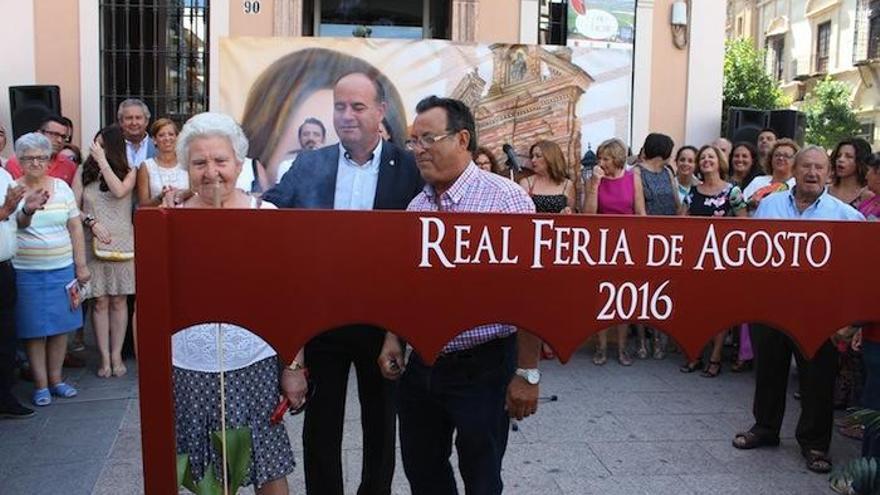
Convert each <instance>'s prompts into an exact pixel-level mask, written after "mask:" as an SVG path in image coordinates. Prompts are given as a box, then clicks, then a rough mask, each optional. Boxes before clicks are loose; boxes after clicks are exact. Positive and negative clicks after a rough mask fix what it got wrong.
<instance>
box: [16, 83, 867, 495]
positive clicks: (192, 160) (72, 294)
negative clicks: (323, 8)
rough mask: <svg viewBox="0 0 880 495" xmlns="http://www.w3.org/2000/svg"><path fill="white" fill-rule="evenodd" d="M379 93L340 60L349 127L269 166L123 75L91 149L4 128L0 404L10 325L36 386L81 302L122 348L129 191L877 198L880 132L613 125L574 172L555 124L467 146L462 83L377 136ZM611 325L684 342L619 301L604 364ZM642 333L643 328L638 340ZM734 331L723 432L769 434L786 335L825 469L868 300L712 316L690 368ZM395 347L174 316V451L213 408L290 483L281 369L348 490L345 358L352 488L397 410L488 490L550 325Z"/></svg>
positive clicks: (325, 475)
mask: <svg viewBox="0 0 880 495" xmlns="http://www.w3.org/2000/svg"><path fill="white" fill-rule="evenodd" d="M385 99H386V97H385V93H384V88H383V84H382V82H381V80H380V78H378V77H377V76H376V74H375V73H372V72H370V71H367V70H365V71H352V72H350V73H346V74H342V75H340V77H338V79H337V80H336V81H335V82H334V84H333V129H334V130H335V132H336V135H337V136H338V138H339V142H338V143H336V144H329V145H327V144H326V143H325V141H326V136H327V128H326V127H325V125H324V123H322V122H321V121H320V120H317V119H314V118H307V119H304V121H303V122H302V123H301V125H300V126H299V128H298V129H297V136H296V137H295V140H296V141H297V142H298V143H299V146H298V147H295V149H293V150H291V151H289V152H287V153H286V154H285V155H284V157H283V158H284V159H283V160H281V162H280V165H279V166H278V167H277V170H270V169H267V168H265V167H263V165H262V164H261V163H260V162H259V161H258V160H254V159H251V158H248V154H249V139H248V136H246V130H247V127H246V126H245V127H244V129H243V128H242V126H240V125H239V124H238V123H236V122H235V121H234V120H233V119H232V118H230V117H228V116H225V115H222V114H217V113H204V114H199V115H196V116H194V117H192V118H191V119H190V120H189V121H187V122H186V124H185V125H183V127H182V128H178V126H177V124H176V123H175V122H174V121H172V120H170V119H168V118H157V119H155V120H154V121H153V122H152V123H151V115H150V110H149V108H148V107H147V105H146V104H144V103H143V102H142V101H140V100H136V99H129V100H125V101H123V102H122V103H121V104H120V105H119V109H118V114H117V122H116V123H113V124H111V125H109V126H107V127H105V128H103V129H101V130H100V131H99V132H98V133H97V134H96V135H95V138H94V140H93V141H92V142H91V143H89V144H88V155H87V157H86V158H85V160H84V161H83V157H82V154H81V153H80V150H79V149H78V148H77V147H76V146H74V145H73V144H71V143H70V141H71V136H72V128H73V126H72V123H70V121H69V120H68V119H65V118H63V117H60V116H51V117H49V118H47V119H46V121H45V122H43V123H42V125H41V126H40V127H39V129H38V130H37V131H35V132H31V133H27V134H24V135H22V136H21V137H19V138H18V139H17V140H15V143H14V156H13V157H12V158H10V159H9V160H2V159H0V193H5V198H4V201H3V202H2V206H0V417H29V416H31V415H33V414H34V411H33V410H32V409H30V408H28V407H25V406H23V405H22V404H20V403H19V401H18V400H17V399H16V397H15V396H13V395H12V393H11V387H12V384H13V377H14V367H15V363H16V356H17V354H19V349H22V350H23V351H24V354H25V355H26V362H27V367H28V368H29V373H30V375H31V376H32V380H33V382H34V389H33V393H32V397H31V402H32V404H33V405H34V406H37V407H46V406H49V405H50V404H51V403H52V401H53V400H54V398H59V399H64V398H69V397H73V396H75V395H76V394H77V390H76V388H75V387H74V386H73V385H72V384H69V383H67V382H65V381H64V377H63V363H64V360H65V355H66V354H67V353H68V347H70V346H69V344H68V335H70V334H73V343H72V347H74V348H78V347H80V346H82V344H83V335H82V327H83V321H84V318H90V321H91V328H92V329H93V330H94V335H95V342H96V344H97V348H98V352H99V355H100V363H99V365H98V367H97V369H96V374H97V375H98V376H99V377H102V378H106V379H112V378H113V377H120V376H123V375H124V374H125V373H126V372H127V370H126V366H125V361H124V359H123V357H122V347H123V342H124V340H125V338H126V331H127V328H128V326H129V320H130V314H131V312H133V311H135V308H134V307H132V308H129V304H130V303H134V299H133V298H132V297H131V296H133V295H134V293H135V284H134V256H135V253H134V242H133V234H134V233H133V231H134V227H133V223H132V213H133V211H134V209H135V208H137V207H149V206H159V207H166V208H253V209H274V208H320V209H341V210H373V209H390V210H410V211H468V212H503V213H533V212H541V213H551V214H575V213H587V214H615V215H652V216H654V215H661V216H663V215H665V216H672V215H693V216H707V217H718V216H727V217H733V216H736V217H749V216H750V217H754V218H765V219H771V218H802V219H820V220H854V221H860V220H865V219H866V218H867V219H871V220H876V219H877V218H878V215H880V199H878V198H880V156H878V155H873V154H872V151H871V148H870V146H869V145H868V143H867V142H865V141H863V140H861V139H849V140H845V141H842V142H841V143H840V144H838V145H837V146H836V147H835V149H834V150H832V152H831V153H830V155H829V154H828V153H826V151H825V150H823V149H821V148H818V147H815V146H807V147H805V148H803V149H802V148H801V147H800V146H799V145H798V144H797V143H795V142H794V141H792V140H790V139H785V138H778V136H777V135H776V133H775V132H774V131H773V130H771V129H765V130H763V131H761V133H760V134H759V135H758V137H757V140H756V142H754V143H752V142H738V143H730V142H729V141H727V140H726V139H718V140H716V141H715V142H713V143H709V144H703V143H694V144H700V146H691V145H679V146H678V147H676V144H675V143H674V142H673V140H672V139H671V138H670V137H669V136H666V135H663V134H659V133H652V134H650V135H648V136H647V137H646V139H645V141H644V143H643V145H642V147H641V150H640V152H639V153H638V154H637V155H636V156H630V153H629V152H628V149H627V146H626V145H625V144H624V142H623V141H621V140H619V139H609V140H607V141H605V142H603V143H602V144H601V145H600V146H599V147H598V148H597V152H596V163H595V164H594V165H593V164H588V165H591V166H588V167H586V168H585V171H584V173H582V174H580V175H576V174H575V172H574V170H575V168H574V166H573V165H574V164H571V163H566V159H565V155H564V153H563V152H562V150H561V149H560V147H559V145H557V144H556V143H554V142H553V141H550V140H540V141H537V142H535V143H533V144H532V145H531V146H530V148H529V160H528V162H529V166H528V167H527V169H526V170H525V171H520V170H516V171H514V170H511V169H509V168H508V167H507V166H506V164H505V163H503V162H500V161H499V158H500V157H501V156H503V155H502V154H500V153H497V151H496V150H492V149H489V148H486V147H479V146H478V144H479V143H478V136H477V133H476V126H475V122H474V117H473V114H472V113H471V110H470V109H469V108H468V107H467V106H466V105H465V104H464V103H462V102H460V101H458V100H454V99H449V98H438V97H428V98H425V99H424V100H422V101H421V102H420V103H419V104H418V106H417V108H416V109H415V110H416V117H415V120H414V122H412V124H411V126H410V127H409V129H408V130H407V131H406V132H407V135H406V139H405V141H404V143H405V145H404V146H398V145H396V144H395V143H394V141H393V140H392V139H390V136H389V133H390V132H391V130H392V125H390V124H389V121H388V120H387V115H386V101H385ZM148 131H149V132H148ZM5 145H6V130H5V129H3V128H2V127H0V150H2V149H3V148H4V147H5ZM676 148H677V149H676ZM273 168H274V167H273ZM84 300H87V301H88V304H86V305H85V307H87V310H85V311H84V310H83V309H82V307H81V306H83V305H82V304H81V303H82V302H83V301H84ZM136 330H137V329H135V331H136ZM609 332H610V333H611V334H612V335H613V338H614V340H615V342H616V352H617V361H618V363H619V364H620V365H623V366H632V365H633V364H634V361H635V360H636V359H648V358H651V357H653V358H654V359H664V358H666V356H667V353H668V352H670V351H671V350H673V349H672V344H671V343H670V342H669V339H668V338H667V336H666V335H664V334H662V333H661V332H658V331H656V330H654V329H652V328H649V327H646V326H644V325H632V326H631V325H628V324H620V325H615V326H614V327H612V328H609V329H607V330H605V331H603V332H601V333H600V334H599V335H598V338H597V339H596V340H597V344H596V347H595V350H594V353H593V363H594V364H595V365H597V366H601V365H604V364H606V362H607V354H608V352H609V351H608V349H609V338H608V333H609ZM218 334H219V335H220V336H221V337H222V338H221V339H220V342H219V343H218ZM631 337H632V338H635V345H631V344H629V343H628V341H629V339H630V338H631ZM17 340H18V341H19V342H20V345H21V347H19V344H17V343H16V341H17ZM841 342H843V343H846V346H841V345H838V344H839V343H841ZM725 343H735V345H736V347H737V351H736V354H735V356H733V357H732V359H731V361H733V363H732V365H731V367H730V370H731V371H733V372H742V371H748V370H751V369H754V370H755V379H756V388H755V396H754V416H755V424H754V425H753V426H752V427H751V428H749V429H747V430H745V431H743V432H740V433H737V434H736V435H735V437H734V438H733V446H734V447H736V448H739V449H751V448H757V447H762V446H771V445H778V443H779V435H780V429H781V425H782V417H783V414H784V411H785V398H786V386H787V382H788V368H789V366H790V361H791V358H792V356H794V357H795V358H796V361H797V365H798V370H799V379H800V390H799V392H800V400H801V403H802V413H801V418H800V420H799V422H798V429H797V433H796V436H797V440H798V442H799V444H800V446H801V448H802V452H803V455H804V458H805V461H806V466H807V468H808V469H810V470H812V471H816V472H827V471H828V470H830V469H831V458H830V457H829V455H828V450H829V445H830V441H831V432H832V429H833V408H834V406H835V400H834V397H835V387H836V383H838V381H837V377H838V368H839V363H840V349H843V348H846V351H845V352H848V353H858V354H859V355H863V356H864V359H863V361H864V365H865V368H866V369H865V375H866V380H865V383H864V384H859V385H860V386H862V387H863V389H862V390H863V393H862V395H861V397H863V400H861V401H860V402H859V404H860V405H862V406H864V407H869V408H874V409H877V408H880V404H878V403H877V400H878V399H880V330H878V327H877V325H876V324H865V325H862V326H861V327H858V328H848V329H842V330H841V331H840V332H838V334H837V335H836V336H835V337H834V338H833V339H829V341H828V342H827V343H826V344H825V345H824V346H823V347H822V349H820V351H819V352H818V353H817V355H816V357H814V358H813V359H811V360H806V359H804V358H803V356H801V355H800V353H799V352H798V350H797V348H796V346H795V345H794V344H793V343H792V341H791V340H790V339H789V338H788V337H786V336H785V334H784V333H783V332H780V331H778V330H776V329H772V328H769V327H766V326H763V325H748V324H743V325H739V326H737V327H736V328H733V329H731V330H730V331H726V332H722V333H720V334H719V335H718V336H717V337H715V338H714V339H713V340H712V342H711V344H710V345H709V346H707V347H708V348H707V350H706V352H705V353H704V354H705V355H706V357H707V359H706V360H705V362H704V360H703V359H702V358H697V359H696V360H693V361H689V362H685V363H683V364H682V366H681V368H680V370H681V371H682V372H685V373H692V372H700V373H701V375H702V376H703V377H707V378H715V377H718V376H719V374H721V372H722V370H723V369H724V364H723V358H724V357H725V355H724V350H725ZM631 348H632V350H634V353H631ZM405 349H406V343H405V342H403V341H402V340H401V339H400V338H398V337H397V336H395V335H394V334H392V333H390V332H387V331H385V330H384V329H381V328H376V327H372V326H367V325H352V326H345V327H342V328H337V329H331V330H329V331H328V332H326V333H324V334H322V335H320V336H318V337H316V338H314V339H313V340H312V341H310V342H309V343H308V344H307V345H306V346H305V348H303V349H301V350H299V352H298V353H297V356H296V359H295V360H294V361H293V362H292V363H280V362H279V359H278V356H277V354H276V353H275V351H274V350H273V349H272V348H271V347H270V346H268V345H267V344H266V343H265V342H264V341H262V340H261V339H259V338H258V337H256V336H255V335H254V334H252V333H250V332H249V331H247V329H244V328H241V327H238V326H236V325H232V324H227V323H217V324H202V325H195V326H193V327H190V328H187V329H183V330H181V331H179V332H178V333H176V334H175V335H174V337H173V339H172V362H173V380H174V399H175V415H176V426H177V428H176V439H177V446H178V451H179V452H181V453H186V454H188V455H189V459H190V462H191V466H192V468H193V474H194V475H195V477H196V478H197V479H198V478H200V477H201V476H203V475H204V473H205V472H206V471H207V468H208V466H210V465H212V464H213V465H214V466H215V467H218V466H219V464H220V462H221V460H220V459H221V458H220V454H218V452H216V450H215V449H214V448H213V445H212V442H211V439H210V432H211V431H214V430H218V429H220V427H221V425H222V424H224V423H225V425H226V426H227V427H228V428H233V427H238V426H247V427H249V428H250V429H251V435H252V439H253V453H252V463H251V467H250V470H249V476H248V481H249V482H250V483H251V484H253V485H254V486H255V487H256V488H257V493H260V494H274V493H287V482H286V475H287V474H289V473H290V472H291V471H292V469H293V465H294V456H293V449H292V447H291V442H290V439H289V438H288V436H287V434H286V432H285V430H284V427H283V425H280V424H275V423H271V422H269V421H268V418H269V416H271V414H272V411H273V409H274V408H275V405H276V402H277V399H278V395H279V391H280V392H281V393H282V394H283V395H284V396H285V397H286V398H287V400H289V402H290V404H291V410H292V411H293V412H299V411H302V410H304V411H305V422H304V427H303V437H302V442H303V462H304V472H305V482H306V489H307V492H308V493H313V494H322V495H324V494H341V493H342V487H343V484H342V463H341V445H342V430H343V424H344V420H345V406H344V404H345V396H346V390H347V380H348V378H349V370H350V368H351V367H352V366H354V368H355V373H356V379H357V381H358V393H359V401H360V409H361V418H360V421H361V426H362V429H363V438H364V442H363V444H364V456H363V469H362V479H361V484H360V489H359V490H358V493H363V494H382V493H390V487H391V481H392V477H393V473H394V463H395V444H396V439H397V438H398V435H397V428H398V426H399V440H400V447H401V454H402V460H403V467H404V471H405V473H406V476H407V479H408V481H409V483H410V486H411V487H412V490H413V492H414V493H456V488H455V478H454V476H453V470H452V466H451V465H450V462H449V457H450V454H451V451H452V447H453V445H455V447H456V449H457V453H458V457H459V461H460V462H459V471H460V474H461V477H462V479H463V481H464V484H465V487H466V489H467V491H468V493H479V494H495V493H501V491H502V487H503V482H502V478H501V465H502V458H503V456H504V452H505V450H506V447H507V437H508V431H509V421H510V418H511V417H512V418H516V419H523V418H525V417H528V416H530V415H532V414H534V413H535V412H536V410H537V400H538V390H539V384H540V379H541V374H540V369H539V361H540V359H541V357H542V355H543V357H545V358H552V357H553V356H552V355H553V351H552V349H550V348H549V347H547V346H542V343H541V342H540V340H538V339H537V338H536V337H534V336H532V335H530V334H529V333H527V332H523V331H517V329H516V328H515V327H512V326H510V325H503V324H489V325H483V326H479V327H476V328H472V329H469V330H466V331H465V332H463V333H462V334H460V335H459V336H457V337H456V338H455V339H454V340H452V341H451V342H449V343H448V344H447V346H446V347H445V348H444V350H443V352H442V354H441V355H440V356H439V358H438V359H437V361H436V362H435V363H434V364H433V365H432V364H428V363H427V362H425V361H423V360H422V359H421V358H420V357H419V356H418V354H417V353H413V354H412V355H411V356H409V358H408V359H406V356H407V353H406V352H405ZM220 356H223V361H218V359H219V357H220ZM306 370H308V376H307V373H306ZM221 381H224V382H225V384H226V390H227V392H226V393H225V397H224V399H223V400H225V401H226V407H225V411H226V415H227V417H226V418H221V417H220V414H221V412H220V411H221V410H223V409H222V408H220V407H219V401H220V400H221V399H220V397H221V395H220V394H219V392H218V388H219V386H220V385H219V384H220V383H221ZM306 406H307V407H306ZM224 419H225V421H224ZM866 445H867V440H866ZM872 448H873V449H874V450H873V451H870V448H868V447H866V451H870V452H868V453H869V454H870V455H875V456H877V455H880V452H877V451H876V443H875V444H874V446H873V447H872ZM866 455H867V454H866ZM217 471H219V469H218V470H217Z"/></svg>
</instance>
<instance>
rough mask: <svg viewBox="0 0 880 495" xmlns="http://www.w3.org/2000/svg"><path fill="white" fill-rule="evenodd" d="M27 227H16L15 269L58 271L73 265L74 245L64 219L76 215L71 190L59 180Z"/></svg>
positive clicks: (13, 261)
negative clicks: (44, 204) (16, 249)
mask: <svg viewBox="0 0 880 495" xmlns="http://www.w3.org/2000/svg"><path fill="white" fill-rule="evenodd" d="M53 180H54V181H55V191H54V192H53V193H52V196H51V197H50V198H49V201H48V202H47V203H46V206H45V207H44V208H43V209H42V210H38V211H37V212H36V213H35V214H34V217H33V219H32V220H31V224H30V226H29V227H27V228H24V229H18V251H17V252H16V253H15V258H13V259H12V265H13V266H14V267H15V269H16V270H57V269H59V268H64V267H67V266H70V265H71V264H73V245H72V244H71V242H70V232H68V230H67V221H68V220H69V219H71V218H75V217H78V216H79V208H77V206H76V199H75V198H74V196H73V191H72V190H71V189H70V186H68V185H67V183H66V182H64V181H63V180H61V179H53Z"/></svg>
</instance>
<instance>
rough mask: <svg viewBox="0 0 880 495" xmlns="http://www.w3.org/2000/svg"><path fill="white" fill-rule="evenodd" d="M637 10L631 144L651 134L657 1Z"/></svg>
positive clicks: (647, 1) (645, 2) (645, 1)
mask: <svg viewBox="0 0 880 495" xmlns="http://www.w3.org/2000/svg"><path fill="white" fill-rule="evenodd" d="M637 6H638V7H637V9H636V41H635V57H634V58H635V61H634V66H633V89H632V91H633V93H632V126H631V130H630V136H629V142H630V144H632V143H641V142H643V141H644V140H645V137H646V136H647V135H648V133H649V132H651V129H650V128H651V68H652V67H651V61H652V58H653V56H654V54H653V48H652V47H653V44H654V0H640V1H639V2H638V3H637Z"/></svg>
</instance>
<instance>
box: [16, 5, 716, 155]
mask: <svg viewBox="0 0 880 495" xmlns="http://www.w3.org/2000/svg"><path fill="white" fill-rule="evenodd" d="M564 3H565V2H564V1H560V0H420V1H415V0H413V1H407V2H401V1H392V0H387V1H382V0H372V1H370V2H366V1H356V0H244V1H242V0H153V1H149V0H147V1H121V0H115V1H109V0H0V7H2V11H3V12H4V13H5V14H6V16H7V19H10V20H11V22H9V23H8V25H7V29H4V30H0V45H2V46H5V47H14V49H11V50H4V60H3V63H4V70H3V71H2V73H0V95H2V96H0V120H2V121H3V122H4V123H5V124H6V125H7V127H8V126H9V124H10V104H9V100H8V99H7V97H6V95H7V94H8V88H9V87H10V86H18V85H57V86H59V87H60V90H61V107H62V111H63V113H64V114H65V115H66V116H68V117H70V118H71V119H72V120H73V121H74V123H75V126H76V129H75V135H74V142H78V143H82V142H88V141H90V140H91V138H92V137H93V136H94V134H95V132H96V131H97V130H98V129H99V128H100V127H101V125H102V124H106V123H108V122H112V120H113V119H114V112H115V105H116V104H117V103H118V101H120V100H121V99H122V98H124V97H126V96H129V95H137V96H142V97H144V98H145V99H146V100H147V101H148V103H149V104H150V106H151V107H153V108H156V110H155V112H154V113H157V114H162V115H171V116H172V117H176V118H179V119H183V118H185V117H186V116H187V115H191V114H192V113H195V112H198V111H202V110H206V109H211V108H212V107H213V108H216V104H217V101H218V99H219V40H220V38H222V37H227V36H258V37H265V36H301V35H306V36H314V35H340V33H341V34H343V35H344V34H345V33H346V32H347V33H350V32H351V26H350V25H342V24H344V23H345V22H348V21H347V20H341V19H339V18H337V17H338V16H336V17H334V16H335V15H336V14H334V12H338V7H339V5H337V4H340V5H341V4H347V5H349V6H352V5H354V6H355V7H356V6H357V5H358V4H360V5H365V4H368V5H378V6H379V7H382V8H376V9H370V10H364V9H362V10H360V11H357V9H356V8H355V9H354V11H355V14H353V15H360V16H361V17H362V20H361V21H359V22H363V24H364V25H365V27H367V28H369V29H370V30H371V31H372V36H374V37H383V36H394V37H409V38H441V39H450V40H452V41H456V42H465V43H470V42H478V43H523V44H535V43H538V42H539V40H540V41H542V42H547V41H552V39H553V38H554V35H558V29H559V26H558V25H557V24H554V22H553V21H552V19H550V20H548V15H547V13H548V12H552V11H553V9H554V8H555V9H557V10H558V8H559V7H560V6H559V4H564ZM674 3H679V4H682V3H683V4H685V5H686V7H687V12H688V23H687V25H686V26H685V27H684V28H682V27H681V26H677V27H674V26H673V25H672V24H671V19H672V9H673V4H674ZM563 8H564V5H563ZM725 19H726V16H725V6H724V4H723V3H722V2H720V1H718V2H715V1H693V0H690V1H689V2H686V1H684V0H639V1H637V3H636V28H635V33H634V44H635V49H634V53H635V55H634V68H633V91H632V125H631V129H632V131H631V135H630V136H615V137H620V138H623V139H625V140H629V141H630V142H631V143H633V144H634V146H635V147H637V146H638V145H639V144H640V143H641V141H642V140H643V139H644V137H645V135H647V133H648V132H663V133H666V134H669V135H671V136H672V137H673V138H674V139H675V141H676V143H680V144H683V143H687V144H696V145H699V144H703V143H706V142H709V141H711V140H712V139H714V138H715V137H716V136H717V135H718V134H719V132H720V121H721V115H720V113H721V85H722V65H723V41H724V26H725ZM682 29H684V32H685V34H684V37H683V38H682V37H681V36H682ZM676 35H677V36H679V38H678V40H677V42H676V40H675V39H674V38H675V37H676ZM682 39H683V40H684V44H683V45H682V43H681V40H682ZM582 84H587V79H585V81H584V82H583V83H582ZM609 137H611V136H609ZM0 153H2V154H3V155H4V156H6V155H8V154H10V153H11V144H10V145H9V146H8V147H7V149H5V150H0Z"/></svg>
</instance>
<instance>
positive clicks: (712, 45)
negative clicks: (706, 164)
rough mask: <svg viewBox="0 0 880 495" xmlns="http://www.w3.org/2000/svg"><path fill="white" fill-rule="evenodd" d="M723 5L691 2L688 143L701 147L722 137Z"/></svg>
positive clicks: (686, 130)
mask: <svg viewBox="0 0 880 495" xmlns="http://www.w3.org/2000/svg"><path fill="white" fill-rule="evenodd" d="M725 19H726V12H725V5H724V2H706V1H696V2H695V1H692V2H691V18H690V23H689V26H688V27H689V29H690V42H689V44H688V46H689V50H690V51H689V53H688V86H687V112H686V114H685V115H686V125H685V142H687V143H688V144H692V145H694V146H702V145H704V144H706V143H710V142H712V141H713V140H714V139H715V138H717V137H718V136H719V135H720V134H721V100H722V87H723V84H724V25H725Z"/></svg>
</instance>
